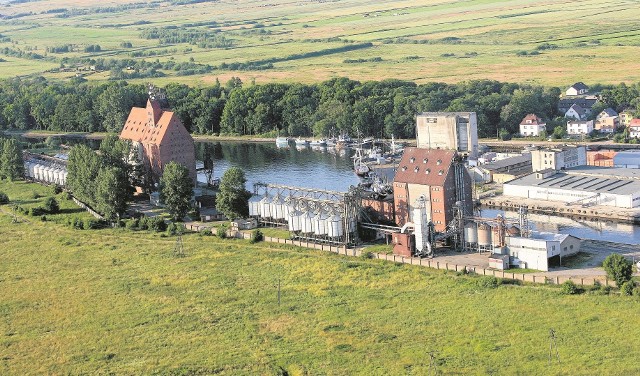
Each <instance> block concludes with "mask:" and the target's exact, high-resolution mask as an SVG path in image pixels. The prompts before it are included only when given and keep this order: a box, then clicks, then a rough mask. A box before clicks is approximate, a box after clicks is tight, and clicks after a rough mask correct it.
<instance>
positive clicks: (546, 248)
mask: <svg viewBox="0 0 640 376" xmlns="http://www.w3.org/2000/svg"><path fill="white" fill-rule="evenodd" d="M505 239H506V246H505V251H506V252H505V253H504V254H508V255H509V264H510V266H515V267H518V268H521V269H525V268H528V269H536V270H542V271H545V272H546V271H548V270H549V261H550V260H551V261H555V259H557V261H558V265H561V264H562V258H563V257H566V256H570V255H574V254H576V253H578V252H579V251H580V239H578V238H576V237H575V236H571V235H567V234H552V233H548V232H538V233H533V234H532V236H531V237H519V236H507V237H506V238H505Z"/></svg>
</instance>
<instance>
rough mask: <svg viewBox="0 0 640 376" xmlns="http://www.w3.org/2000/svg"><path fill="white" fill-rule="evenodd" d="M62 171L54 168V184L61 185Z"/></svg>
mask: <svg viewBox="0 0 640 376" xmlns="http://www.w3.org/2000/svg"><path fill="white" fill-rule="evenodd" d="M60 171H61V170H60V169H59V168H58V167H55V168H53V171H52V172H53V181H52V183H54V184H58V185H59V184H60Z"/></svg>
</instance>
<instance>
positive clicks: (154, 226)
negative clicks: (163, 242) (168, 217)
mask: <svg viewBox="0 0 640 376" xmlns="http://www.w3.org/2000/svg"><path fill="white" fill-rule="evenodd" d="M146 222H147V227H148V228H149V230H150V231H155V232H163V231H166V230H167V224H166V223H165V221H164V219H162V218H160V217H154V218H147V221H146Z"/></svg>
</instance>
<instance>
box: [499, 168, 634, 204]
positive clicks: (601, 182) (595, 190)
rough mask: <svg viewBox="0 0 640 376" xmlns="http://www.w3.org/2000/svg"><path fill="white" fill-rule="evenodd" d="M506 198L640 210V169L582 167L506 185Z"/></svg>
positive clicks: (526, 177) (534, 175)
mask: <svg viewBox="0 0 640 376" xmlns="http://www.w3.org/2000/svg"><path fill="white" fill-rule="evenodd" d="M503 192H504V194H505V195H506V196H515V197H524V198H533V199H538V200H547V201H560V202H566V203H573V204H581V205H606V206H614V207H619V208H635V207H640V170H635V169H626V168H600V167H594V166H580V167H575V168H572V169H569V170H563V171H560V172H557V173H555V174H554V173H550V174H545V173H543V172H536V173H533V174H530V175H527V176H524V177H521V178H519V179H515V180H512V181H510V182H507V183H505V184H504V191H503Z"/></svg>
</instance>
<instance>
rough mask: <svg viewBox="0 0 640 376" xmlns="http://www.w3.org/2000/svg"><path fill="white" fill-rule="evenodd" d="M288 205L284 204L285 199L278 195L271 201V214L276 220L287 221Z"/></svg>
mask: <svg viewBox="0 0 640 376" xmlns="http://www.w3.org/2000/svg"><path fill="white" fill-rule="evenodd" d="M287 212H288V210H287V205H285V203H284V199H283V198H282V197H280V195H276V196H275V197H274V198H273V200H272V201H271V214H272V216H273V218H274V219H286V218H287Z"/></svg>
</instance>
